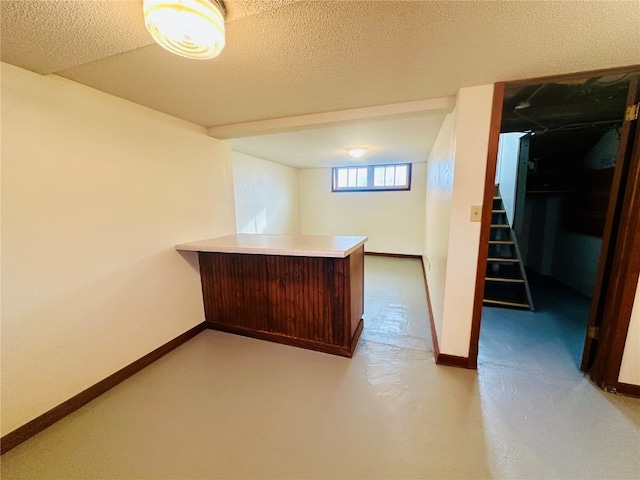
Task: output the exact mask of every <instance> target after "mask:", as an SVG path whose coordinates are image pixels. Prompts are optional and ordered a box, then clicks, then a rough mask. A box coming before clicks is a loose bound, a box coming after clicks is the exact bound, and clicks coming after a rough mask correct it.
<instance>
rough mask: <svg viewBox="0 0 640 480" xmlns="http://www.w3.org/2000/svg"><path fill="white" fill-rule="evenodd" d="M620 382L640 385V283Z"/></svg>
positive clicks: (628, 333) (623, 358)
mask: <svg viewBox="0 0 640 480" xmlns="http://www.w3.org/2000/svg"><path fill="white" fill-rule="evenodd" d="M618 381H619V382H622V383H628V384H630V385H640V282H638V286H637V288H636V297H635V300H634V302H633V310H632V311H631V323H630V324H629V330H628V331H627V342H626V343H625V345H624V353H623V355H622V365H621V366H620V375H619V376H618Z"/></svg>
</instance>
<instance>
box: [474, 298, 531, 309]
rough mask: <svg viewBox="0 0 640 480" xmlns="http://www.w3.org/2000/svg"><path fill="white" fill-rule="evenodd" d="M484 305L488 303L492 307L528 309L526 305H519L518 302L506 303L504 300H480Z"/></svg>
mask: <svg viewBox="0 0 640 480" xmlns="http://www.w3.org/2000/svg"><path fill="white" fill-rule="evenodd" d="M482 301H483V302H484V303H490V304H493V305H503V306H505V307H521V308H529V304H528V303H520V302H506V301H504V300H494V299H491V298H485V299H483V300H482Z"/></svg>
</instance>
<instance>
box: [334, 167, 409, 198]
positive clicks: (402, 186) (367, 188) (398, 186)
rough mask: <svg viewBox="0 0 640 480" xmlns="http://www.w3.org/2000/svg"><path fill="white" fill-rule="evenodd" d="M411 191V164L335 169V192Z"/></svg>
mask: <svg viewBox="0 0 640 480" xmlns="http://www.w3.org/2000/svg"><path fill="white" fill-rule="evenodd" d="M410 189H411V164H410V163H400V164H389V165H368V166H365V167H334V168H333V169H332V180H331V190H332V191H333V192H372V191H388V190H410Z"/></svg>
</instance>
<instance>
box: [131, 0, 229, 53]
mask: <svg viewBox="0 0 640 480" xmlns="http://www.w3.org/2000/svg"><path fill="white" fill-rule="evenodd" d="M142 9H143V12H144V23H145V26H146V27H147V30H149V33H150V34H151V36H152V37H153V39H154V40H155V41H156V42H157V43H158V45H160V46H161V47H162V48H164V49H166V50H168V51H170V52H172V53H175V54H176V55H180V56H182V57H187V58H199V59H207V58H213V57H215V56H217V55H218V54H219V53H220V52H221V51H222V49H223V48H224V14H225V10H224V5H223V3H222V1H221V0H144V1H143V6H142Z"/></svg>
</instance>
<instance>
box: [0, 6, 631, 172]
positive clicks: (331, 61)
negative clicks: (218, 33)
mask: <svg viewBox="0 0 640 480" xmlns="http://www.w3.org/2000/svg"><path fill="white" fill-rule="evenodd" d="M225 5H226V7H227V21H226V23H227V25H226V27H227V45H226V47H225V49H224V50H223V52H222V54H221V55H220V56H219V57H217V58H215V59H212V60H208V61H196V60H187V59H184V58H181V57H177V56H175V55H172V54H170V53H168V52H166V51H164V50H163V49H162V48H161V47H159V46H157V45H156V44H155V43H153V41H152V40H151V37H150V36H149V34H148V33H147V31H146V29H145V27H144V23H143V18H142V12H141V10H142V1H141V0H99V1H98V0H67V1H64V0H62V1H56V0H19V1H14V0H0V18H1V22H0V26H1V30H0V35H1V46H0V47H1V50H0V54H1V59H2V61H4V62H7V63H11V64H14V65H17V66H19V67H22V68H25V69H28V70H32V71H34V72H38V73H42V74H50V73H55V74H57V75H60V76H62V77H65V78H68V79H70V80H73V81H76V82H79V83H82V84H85V85H88V86H90V87H93V88H96V89H98V90H102V91H104V92H107V93H110V94H113V95H116V96H118V97H122V98H125V99H128V100H131V101H133V102H135V103H138V104H141V105H144V106H147V107H150V108H153V109H155V110H159V111H161V112H164V113H167V114H169V115H173V116H175V117H178V118H182V119H184V120H187V121H190V122H193V123H195V124H198V125H202V126H204V127H215V128H213V129H212V130H210V132H212V134H213V133H214V132H215V131H221V130H216V129H217V128H218V129H219V128H220V127H226V126H233V128H232V130H233V131H234V132H235V133H234V135H233V136H234V137H244V138H242V139H237V140H233V141H232V143H233V145H234V147H235V148H237V149H239V150H240V149H242V150H244V151H245V153H247V152H253V154H254V155H256V156H261V157H263V158H266V157H269V159H272V160H274V161H279V162H282V163H289V164H291V165H298V166H307V167H309V166H320V165H327V164H333V163H334V162H337V161H339V160H338V152H340V151H341V150H343V149H344V147H346V146H349V145H350V144H353V143H361V142H360V140H356V139H357V138H362V139H364V140H363V142H364V141H366V142H369V143H371V146H372V155H371V157H370V158H373V154H374V152H377V153H380V154H382V152H395V153H393V154H391V153H385V158H388V156H387V155H392V156H415V155H418V153H417V152H421V153H420V154H419V155H421V156H422V158H423V159H424V158H426V153H428V151H429V149H430V146H431V144H432V142H433V139H434V138H435V135H436V134H437V131H438V128H439V122H441V120H442V118H443V114H444V113H446V112H443V111H435V110H433V109H427V110H426V111H425V112H423V114H422V115H420V114H419V113H418V112H415V111H414V112H412V113H411V115H410V118H407V114H406V113H405V114H403V115H400V116H399V117H398V118H397V120H398V123H394V122H392V121H391V118H392V117H390V116H389V115H385V118H384V119H382V120H378V121H374V120H372V118H371V117H370V116H368V117H367V118H366V120H365V121H364V122H362V123H361V125H360V126H357V125H355V124H354V122H355V120H356V119H353V118H352V120H351V121H350V122H349V123H348V125H342V124H343V123H344V122H342V121H341V122H340V123H341V125H342V127H341V128H338V126H336V125H333V123H334V122H335V121H337V120H336V119H340V118H342V117H341V116H340V115H338V116H335V117H331V116H330V115H329V116H328V117H326V118H324V119H323V120H322V122H320V123H321V125H320V128H319V129H314V128H313V125H312V124H310V123H309V122H308V121H307V122H306V123H305V124H304V129H300V125H298V126H296V123H295V121H292V122H288V123H287V125H289V128H291V127H293V128H294V129H295V131H294V132H283V128H281V127H280V128H277V129H275V130H274V131H276V132H278V133H273V132H268V133H269V135H268V136H266V137H265V138H262V139H259V138H256V134H255V132H254V130H252V129H253V127H255V123H254V122H259V121H269V120H271V119H282V118H288V117H298V116H305V115H309V114H316V113H321V112H335V111H343V110H351V109H362V108H363V107H372V106H378V105H392V104H397V103H402V102H414V101H420V100H425V99H438V98H441V97H450V96H453V95H455V94H456V92H457V91H458V90H459V89H460V88H461V87H465V86H472V85H482V84H486V83H493V82H496V81H503V80H507V81H508V80H516V79H523V78H529V77H537V76H543V75H552V74H560V73H569V72H575V71H584V70H593V69H599V68H607V67H614V66H622V65H633V64H639V63H640V2H639V1H637V0H632V1H609V2H596V1H549V2H537V1H520V2H507V1H462V2H458V1H415V2H414V1H349V0H344V1H317V0H312V1H306V0H301V1H295V0H262V1H261V0H226V1H225ZM332 118H333V119H334V120H332ZM420 122H422V123H420ZM245 126H246V129H245V130H243V128H244V127H245ZM421 129H424V130H422V131H421ZM284 130H286V129H284ZM262 131H263V132H267V131H268V129H266V130H264V129H263V130H262ZM247 135H252V136H247ZM341 139H347V140H345V141H348V144H344V145H339V142H340V141H341ZM367 139H371V140H367ZM377 153H376V154H377ZM300 154H302V155H300ZM394 158H395V157H394ZM416 158H417V157H416Z"/></svg>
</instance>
